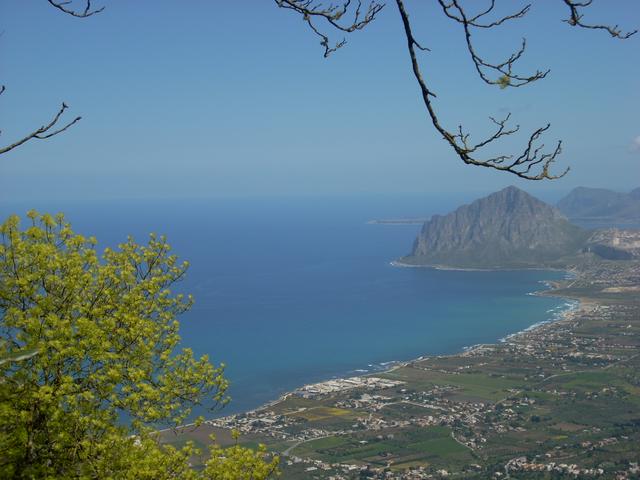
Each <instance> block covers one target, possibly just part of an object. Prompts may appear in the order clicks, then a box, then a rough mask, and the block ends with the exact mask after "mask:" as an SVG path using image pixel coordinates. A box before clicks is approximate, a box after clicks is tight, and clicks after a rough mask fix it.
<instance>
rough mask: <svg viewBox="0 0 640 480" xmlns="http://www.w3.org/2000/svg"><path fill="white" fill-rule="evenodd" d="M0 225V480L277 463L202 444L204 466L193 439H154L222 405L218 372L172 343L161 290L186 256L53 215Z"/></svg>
mask: <svg viewBox="0 0 640 480" xmlns="http://www.w3.org/2000/svg"><path fill="white" fill-rule="evenodd" d="M28 217H29V226H28V227H26V228H24V229H21V227H20V220H19V219H18V217H16V216H13V217H11V218H9V219H8V220H7V221H6V222H5V223H4V224H3V225H2V226H0V242H1V243H0V372H1V374H2V377H1V379H0V477H1V478H96V479H98V478H99V479H107V478H114V479H118V478H126V479H129V478H130V479H138V478H140V479H146V478H148V479H164V478H167V479H169V478H180V479H182V478H189V479H190V478H194V479H195V478H201V479H204V478H207V479H209V478H210V479H213V478H215V479H243V478H253V479H262V478H266V477H267V476H268V475H269V474H271V473H272V472H274V470H275V469H276V466H277V459H271V460H270V459H269V458H268V455H267V454H266V452H265V451H264V449H261V450H259V451H257V452H254V451H252V450H247V449H243V448H241V447H238V446H236V447H232V449H230V450H222V449H221V448H219V447H217V446H213V447H212V449H211V455H212V456H211V458H210V460H209V463H208V464H207V466H206V468H205V469H204V471H198V472H195V471H193V470H192V469H191V467H190V465H189V458H190V457H191V455H193V454H194V453H195V452H194V449H193V446H192V445H187V446H186V447H184V448H182V449H180V450H177V449H175V448H173V447H170V446H163V445H160V444H159V443H158V442H157V441H156V440H155V438H154V434H153V429H154V427H157V426H158V425H159V424H161V423H165V424H166V423H168V424H173V425H178V424H180V423H181V422H183V421H184V420H185V419H186V418H187V417H188V416H189V415H190V414H191V411H192V408H193V407H194V406H195V405H198V404H200V403H201V402H203V401H205V400H206V401H207V402H211V401H213V402H218V403H220V402H225V391H226V388H227V381H226V379H225V378H224V376H223V368H224V366H219V367H214V366H213V365H212V364H211V363H210V362H209V359H208V358H207V357H206V356H203V357H200V358H195V357H194V355H193V353H192V351H191V350H189V349H186V348H182V349H181V348H179V347H178V343H179V341H180V337H179V335H178V327H179V323H178V321H177V320H176V316H177V315H179V314H180V313H182V312H184V311H185V310H187V309H188V308H189V307H190V305H191V303H192V299H191V297H184V296H183V295H180V294H172V293H171V291H170V290H169V288H170V286H171V285H172V284H173V283H175V282H176V281H178V280H179V279H180V278H182V277H183V275H184V274H185V271H186V269H187V266H188V265H187V264H186V262H184V263H179V262H178V261H177V258H176V257H175V256H174V255H171V254H170V253H169V252H170V247H169V245H168V244H167V243H166V241H165V239H164V238H163V237H156V236H154V235H151V237H150V239H149V242H148V244H147V245H145V246H142V245H138V244H136V243H134V241H133V240H132V239H131V238H129V239H128V240H127V241H126V242H125V243H123V244H121V245H119V246H118V248H117V249H116V250H111V249H105V250H104V252H102V254H99V253H98V252H97V251H96V248H95V245H96V240H95V239H93V238H85V237H83V236H81V235H77V234H75V233H74V232H73V231H72V230H71V227H70V225H69V224H68V223H67V222H66V221H65V219H64V217H63V216H62V215H58V216H56V217H52V216H50V215H39V214H38V213H36V212H33V211H31V212H29V213H28Z"/></svg>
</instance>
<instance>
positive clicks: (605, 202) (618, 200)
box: [557, 187, 640, 228]
mask: <svg viewBox="0 0 640 480" xmlns="http://www.w3.org/2000/svg"><path fill="white" fill-rule="evenodd" d="M557 207H558V209H560V211H561V212H562V213H564V214H565V215H566V216H567V217H568V218H569V220H571V221H572V222H573V223H575V224H576V225H580V226H582V227H585V228H602V227H615V226H633V227H640V188H636V189H634V190H632V191H631V192H629V193H620V192H614V191H613V190H607V189H604V188H589V187H577V188H574V189H573V190H572V191H571V192H570V193H569V194H568V195H567V196H566V197H564V198H563V199H562V200H560V201H559V202H558V203H557Z"/></svg>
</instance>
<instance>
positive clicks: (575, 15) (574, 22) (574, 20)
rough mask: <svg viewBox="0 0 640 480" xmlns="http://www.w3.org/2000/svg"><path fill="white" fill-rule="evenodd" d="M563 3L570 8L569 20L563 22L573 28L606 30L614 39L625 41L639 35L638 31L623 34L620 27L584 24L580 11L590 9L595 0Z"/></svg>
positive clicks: (570, 0)
mask: <svg viewBox="0 0 640 480" xmlns="http://www.w3.org/2000/svg"><path fill="white" fill-rule="evenodd" d="M562 1H563V2H564V3H565V5H566V6H567V7H569V18H568V19H566V20H563V22H565V23H568V24H569V25H571V26H572V27H582V28H588V29H592V30H605V31H606V32H608V33H609V35H611V36H612V37H614V38H620V39H622V40H625V39H627V38H629V37H630V36H631V35H635V34H636V33H638V30H633V31H630V32H622V30H620V29H619V28H618V25H614V26H611V25H590V24H587V23H583V21H582V17H583V16H584V14H583V13H580V9H583V8H586V7H589V6H590V5H591V4H592V3H593V0H585V1H582V2H576V1H575V0H562Z"/></svg>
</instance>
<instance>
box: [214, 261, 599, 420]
mask: <svg viewBox="0 0 640 480" xmlns="http://www.w3.org/2000/svg"><path fill="white" fill-rule="evenodd" d="M390 263H392V264H393V263H394V262H390ZM394 266H395V265H394ZM407 267H416V268H434V267H431V266H422V265H407ZM442 270H447V269H446V268H443V269H442ZM449 270H460V271H499V270H504V269H490V270H489V269H487V270H483V269H455V268H451V269H449ZM514 270H527V269H514ZM529 270H549V271H565V272H567V274H571V275H575V272H573V271H572V270H569V269H552V268H549V269H547V268H535V269H529ZM542 283H543V284H544V285H545V286H546V287H547V288H546V289H544V290H536V291H534V292H530V293H528V294H527V295H533V296H555V297H557V298H561V299H564V300H565V303H564V304H563V305H562V307H565V308H562V309H561V310H560V311H558V312H555V313H553V309H552V310H548V311H547V312H546V313H547V314H551V313H553V315H552V318H550V319H547V320H541V321H538V322H536V323H533V324H532V325H529V326H528V327H526V328H524V329H522V330H519V331H516V332H514V333H510V334H507V335H505V336H504V337H502V338H499V339H497V340H496V341H495V342H492V343H481V344H476V345H469V346H464V347H462V349H461V350H459V351H457V352H452V353H450V354H440V355H430V354H423V355H420V356H418V357H416V358H412V359H409V360H391V361H385V362H380V363H378V364H376V365H377V366H380V367H382V368H380V369H377V370H375V371H371V370H366V373H365V371H364V369H362V368H360V369H356V370H354V371H353V372H354V373H355V374H356V375H348V376H347V375H345V376H336V377H332V378H330V379H326V380H323V381H320V382H315V383H310V384H304V385H300V386H299V387H297V388H296V389H294V390H290V391H287V392H285V393H283V394H281V395H280V396H279V397H278V398H276V399H273V400H271V401H269V402H266V403H264V404H262V405H260V406H258V407H256V408H253V409H249V410H246V411H243V412H238V413H234V414H231V415H226V416H221V417H216V418H214V419H210V420H208V421H213V422H215V421H220V420H225V419H232V418H236V417H237V416H238V415H247V414H249V415H251V414H259V413H260V412H261V411H263V410H267V409H269V408H272V407H273V406H275V405H277V404H279V403H281V402H283V401H285V400H287V399H288V398H290V397H291V396H293V395H295V394H296V392H299V391H302V390H304V389H305V388H307V387H310V386H313V385H320V384H324V383H326V382H335V381H344V380H349V379H353V378H359V377H375V376H376V375H380V374H388V373H391V372H393V371H395V370H397V369H399V368H402V367H406V366H409V365H412V364H414V363H418V362H421V361H424V360H426V359H428V358H431V357H436V358H444V357H464V356H468V355H473V354H474V353H476V352H477V351H481V350H482V349H485V348H490V347H494V346H497V345H499V344H501V343H508V342H510V341H515V340H517V339H518V338H520V337H525V336H526V335H528V334H531V333H536V332H537V331H539V330H541V329H544V328H545V327H548V326H551V325H557V324H560V323H564V322H570V321H571V320H572V319H573V318H574V317H575V316H576V315H577V314H579V313H580V312H581V311H583V310H584V309H585V308H587V307H592V306H593V304H594V303H595V302H594V301H592V300H591V301H588V302H587V301H585V300H584V299H582V298H573V297H568V296H565V295H553V292H554V291H555V290H556V286H557V285H556V284H555V282H551V281H543V282H542ZM386 365H390V366H389V367H388V368H386ZM368 367H370V368H371V367H373V365H372V364H369V365H368Z"/></svg>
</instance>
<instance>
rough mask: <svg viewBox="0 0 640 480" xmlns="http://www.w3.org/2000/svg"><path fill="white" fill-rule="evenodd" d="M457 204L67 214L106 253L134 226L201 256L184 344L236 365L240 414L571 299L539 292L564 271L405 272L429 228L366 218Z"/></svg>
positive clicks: (320, 202)
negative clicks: (397, 262)
mask: <svg viewBox="0 0 640 480" xmlns="http://www.w3.org/2000/svg"><path fill="white" fill-rule="evenodd" d="M455 206H457V200H456V199H453V198H449V199H442V198H440V199H436V198H425V197H416V196H397V197H390V196H384V197H383V196H366V197H365V196H360V197H355V196H354V197H339V198H337V197H333V198H331V199H328V198H315V197H296V198H294V197H282V198H274V197H271V198H225V199H206V200H172V201H161V202H159V201H157V200H153V201H142V200H136V201H126V202H125V201H116V202H114V201H111V202H109V203H106V202H105V203H93V204H85V205H77V204H74V205H59V206H58V208H56V209H55V211H59V210H62V211H64V212H65V213H66V214H67V217H68V219H69V220H70V221H71V222H72V225H73V226H74V229H75V230H76V231H77V232H79V233H83V234H86V235H95V236H96V237H97V238H98V240H99V246H100V247H102V248H104V247H105V246H114V245H116V244H117V243H118V242H121V241H123V240H124V239H125V238H126V236H127V234H131V235H133V236H134V238H135V239H136V240H137V241H138V242H144V241H146V238H147V234H148V233H149V232H152V231H153V232H157V233H163V234H166V236H167V237H168V241H169V243H170V244H171V245H172V246H173V250H174V252H175V253H177V254H178V255H179V256H180V258H181V259H185V260H188V261H189V262H190V263H191V267H190V269H189V272H188V276H187V278H186V279H185V280H184V281H183V282H182V283H181V284H180V285H179V287H178V290H180V291H184V292H190V293H193V295H194V296H195V300H196V303H195V306H194V308H193V309H192V310H191V311H190V312H189V313H187V314H186V315H184V316H183V317H182V319H181V323H182V329H181V333H182V337H183V342H184V345H185V346H189V347H191V348H193V349H194V351H195V352H196V353H197V354H204V353H206V354H209V356H210V359H211V360H212V361H213V362H214V363H215V364H218V363H220V362H224V363H226V364H227V370H226V375H227V377H228V379H229V380H230V381H231V389H230V395H231V396H232V399H233V400H232V402H231V403H230V404H229V405H228V406H227V407H225V408H224V410H223V411H222V412H221V413H222V414H229V413H234V412H239V411H243V410H248V409H251V408H255V407H257V406H259V405H260V404H263V403H265V402H267V401H270V400H274V399H276V398H277V397H278V396H279V395H280V394H282V393H284V392H285V391H288V390H292V389H294V388H296V387H298V386H301V385H303V384H305V383H311V382H315V381H321V380H325V379H329V378H332V377H335V376H344V375H355V374H358V373H364V371H365V370H366V371H373V370H375V369H379V368H381V364H384V363H386V362H391V361H398V360H408V359H412V358H416V357H418V356H421V355H430V354H443V353H455V352H457V351H460V350H461V349H462V348H463V347H465V346H469V345H474V344H478V343H490V342H496V341H498V340H499V339H500V338H502V337H504V336H506V335H508V334H510V333H514V332H517V331H520V330H523V329H525V328H527V327H529V326H530V325H532V324H535V323H538V322H541V321H545V320H549V319H551V318H552V316H553V315H556V314H557V313H558V312H560V311H561V310H562V309H563V308H565V307H566V302H565V300H562V299H556V298H546V297H536V296H531V295H527V293H530V292H533V291H535V290H540V289H542V288H544V287H543V285H542V284H541V282H542V281H544V280H552V279H557V278H560V277H562V276H564V274H563V273H562V272H550V271H504V272H495V271H494V272H478V271H441V270H432V269H426V268H397V267H393V266H391V265H390V262H391V261H392V260H393V259H395V258H397V257H399V256H402V255H404V254H407V253H408V252H409V251H410V250H411V246H412V243H413V240H414V238H415V236H416V234H417V232H418V230H419V228H420V226H419V225H371V224H367V223H366V222H367V221H368V220H371V219H375V218H399V217H425V216H429V215H431V214H433V213H446V212H447V211H449V210H451V209H452V208H454V207H455ZM33 207H34V205H25V206H23V205H8V204H4V205H2V207H0V213H2V216H3V217H6V215H7V214H9V213H19V214H20V215H21V216H22V217H23V218H24V213H25V211H26V209H28V208H33ZM36 207H37V206H36ZM44 210H45V209H44V208H43V209H42V211H44ZM46 211H49V212H52V210H51V208H47V209H46ZM52 213H54V212H52Z"/></svg>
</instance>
